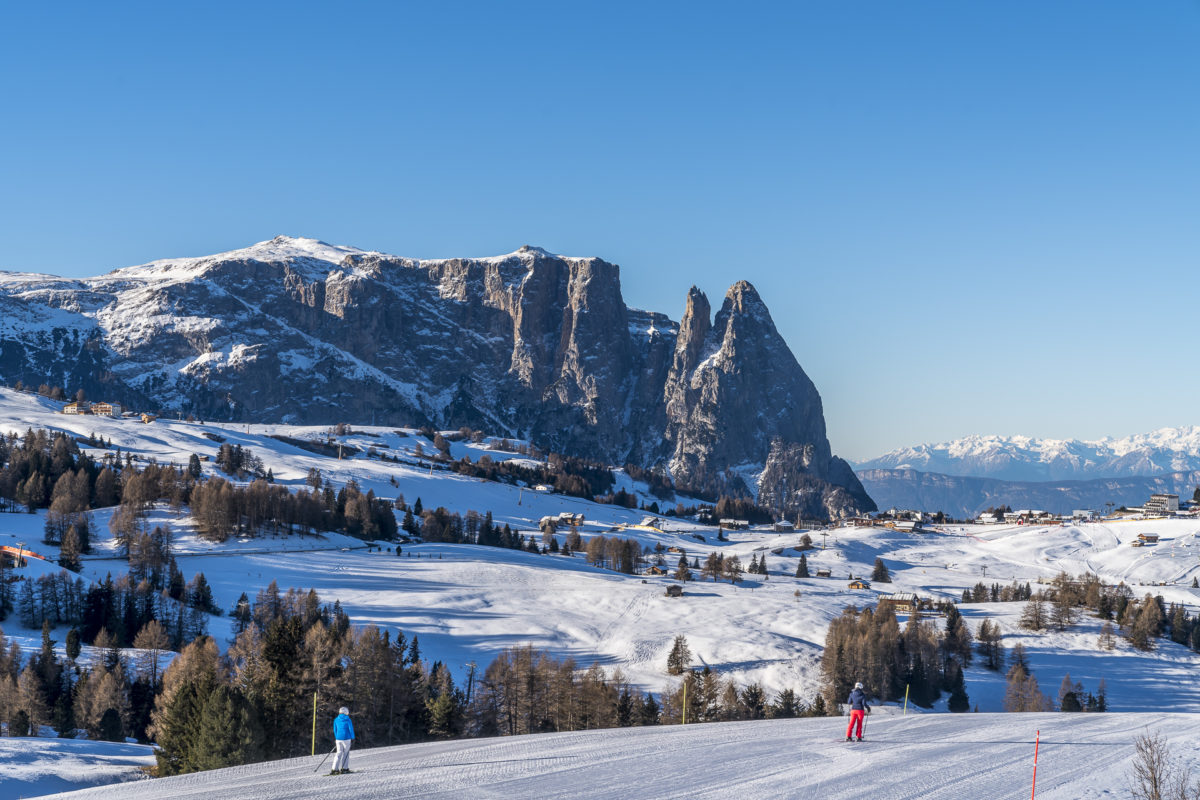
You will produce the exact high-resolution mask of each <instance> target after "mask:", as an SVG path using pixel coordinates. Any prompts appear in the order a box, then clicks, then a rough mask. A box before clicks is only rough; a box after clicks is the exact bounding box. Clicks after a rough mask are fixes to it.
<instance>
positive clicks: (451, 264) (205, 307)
mask: <svg viewBox="0 0 1200 800" xmlns="http://www.w3.org/2000/svg"><path fill="white" fill-rule="evenodd" d="M0 306H2V307H4V308H5V309H6V311H5V314H4V319H5V321H6V322H5V325H3V326H0V379H3V380H5V381H8V382H10V383H13V382H15V381H16V380H23V381H24V382H26V383H29V384H33V385H37V384H40V383H43V382H44V383H48V384H50V385H60V386H64V387H65V388H69V389H75V388H80V387H82V388H84V389H85V390H86V391H87V392H88V394H89V395H92V396H103V397H105V398H106V399H111V400H116V401H123V402H126V403H128V404H130V405H132V406H134V407H138V408H145V409H147V410H160V411H163V412H166V413H172V414H173V413H181V414H188V413H191V414H194V415H196V416H197V417H200V418H204V419H219V420H233V421H247V422H250V421H253V422H273V421H281V422H292V423H308V424H329V423H330V422H333V421H345V422H355V423H360V424H365V423H375V424H381V425H383V424H406V425H412V424H431V425H434V426H437V427H440V428H458V427H461V426H469V427H472V428H480V429H483V430H486V431H488V432H490V433H494V434H504V435H511V436H517V437H521V438H526V439H529V440H531V441H533V442H535V443H536V444H538V445H540V446H542V447H545V448H549V449H553V450H556V451H558V452H562V453H567V454H574V455H582V456H588V457H592V458H596V459H602V460H604V461H607V462H609V463H615V464H622V463H626V462H630V463H636V464H639V465H641V466H644V467H649V468H660V469H663V470H666V471H668V472H670V474H671V475H672V476H673V477H674V479H675V480H676V482H677V484H678V485H679V486H680V487H688V488H691V489H694V490H697V491H702V492H706V493H710V494H714V495H715V494H718V493H733V492H743V493H747V494H751V495H757V496H759V497H760V498H763V499H765V500H768V501H769V502H771V503H772V504H773V505H775V506H776V507H777V508H778V509H780V510H781V511H785V512H787V513H789V514H792V513H793V512H794V513H797V514H802V515H806V516H826V515H834V516H837V515H841V514H845V513H850V512H852V511H855V510H861V509H866V508H873V505H872V504H871V501H870V498H868V497H867V496H866V495H865V493H863V491H862V487H861V485H860V484H858V482H857V479H856V478H855V477H854V475H853V473H851V472H850V471H849V469H848V468H845V469H843V467H844V463H843V462H841V461H840V459H836V458H835V457H833V456H832V455H831V452H830V446H829V442H828V441H827V439H826V437H825V421H824V416H823V411H822V408H821V400H820V396H819V395H818V394H817V391H816V388H815V387H814V386H813V385H812V382H811V381H810V380H809V379H808V377H807V376H806V375H805V374H804V371H803V370H802V369H801V368H800V366H799V364H798V363H797V362H796V359H795V357H794V356H793V355H792V353H791V351H790V350H789V349H788V347H787V344H786V342H784V340H783V338H782V337H781V336H780V335H779V333H778V331H777V330H776V329H775V325H774V323H773V321H772V320H771V315H770V313H769V312H768V310H767V307H766V304H765V303H764V302H763V300H762V298H761V297H760V296H759V294H758V292H757V291H756V290H755V289H754V287H753V286H751V285H750V284H749V283H747V282H745V281H740V282H738V283H736V284H734V285H733V286H732V287H731V288H730V290H729V292H727V293H726V296H725V299H724V303H723V304H722V307H721V310H720V311H718V312H717V314H716V317H715V318H714V317H713V316H712V308H711V306H710V304H709V301H708V298H707V297H706V296H705V295H704V293H703V292H701V291H700V290H699V289H697V288H696V287H692V288H691V289H690V290H689V292H688V294H687V298H686V303H685V307H684V311H683V317H682V319H681V321H680V322H679V323H678V325H676V324H675V323H674V322H672V321H671V320H670V319H669V318H668V317H666V316H665V315H663V314H658V313H655V312H647V311H635V310H631V309H629V308H628V307H627V306H626V305H625V302H624V299H623V297H622V292H621V277H620V268H619V267H618V266H617V265H616V264H612V263H609V262H607V261H604V260H602V259H599V258H568V257H565V256H560V255H555V254H553V253H549V252H548V251H546V250H544V249H542V248H540V247H535V246H533V245H523V246H522V247H521V248H520V249H519V250H517V251H516V252H515V253H510V254H507V255H504V256H497V257H493V258H452V259H434V260H426V261H420V260H416V259H406V258H398V257H396V256H391V255H386V254H383V253H378V252H369V251H363V250H359V249H357V248H352V247H343V246H338V245H331V244H328V243H326V242H322V241H320V240H318V239H306V238H300V237H291V236H276V237H275V238H273V239H270V240H268V241H265V242H260V243H258V244H255V245H252V246H251V247H248V248H243V249H241V250H233V251H229V252H226V253H221V254H218V255H214V256H205V257H200V258H182V259H167V260H162V261H155V262H151V263H150V264H147V265H144V266H142V267H131V268H127V269H124V270H119V271H117V272H115V273H110V275H108V276H104V277H102V278H92V279H84V280H81V281H71V282H67V281H61V280H58V279H48V280H39V281H38V282H36V283H34V282H31V281H29V280H8V281H6V280H4V279H3V278H2V277H0ZM34 310H37V313H32V312H33V311H34ZM51 311H52V312H53V313H49V312H51ZM23 320H29V322H23ZM847 498H849V499H847Z"/></svg>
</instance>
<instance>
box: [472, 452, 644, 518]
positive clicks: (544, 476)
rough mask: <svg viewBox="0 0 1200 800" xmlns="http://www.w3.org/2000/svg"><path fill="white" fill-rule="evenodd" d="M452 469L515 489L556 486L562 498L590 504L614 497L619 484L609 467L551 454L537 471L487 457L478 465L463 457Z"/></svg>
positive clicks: (520, 462)
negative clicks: (592, 501)
mask: <svg viewBox="0 0 1200 800" xmlns="http://www.w3.org/2000/svg"><path fill="white" fill-rule="evenodd" d="M450 468H451V469H453V470H454V471H455V472H457V473H459V474H461V475H468V476H470V477H472V478H483V479H485V480H490V481H500V482H502V483H509V484H513V485H516V484H517V483H524V484H525V485H527V486H535V485H538V484H543V485H546V486H553V487H554V491H556V492H558V493H560V494H565V495H570V496H572V497H584V498H587V499H588V500H591V499H593V498H596V497H599V496H603V495H608V494H610V493H611V492H612V487H613V485H614V484H615V483H616V479H615V478H614V477H613V474H612V471H611V470H609V468H608V467H607V466H605V465H603V464H600V463H599V462H595V461H588V460H587V459H585V458H576V457H574V456H563V455H559V454H558V453H550V454H549V455H547V456H546V460H545V461H544V462H543V463H541V464H539V465H538V466H536V467H531V466H529V463H528V462H527V461H524V460H521V461H514V460H504V461H497V460H495V459H493V458H492V457H491V456H489V455H486V454H485V455H483V456H480V458H479V460H478V461H476V462H472V461H471V459H470V458H468V457H467V456H463V457H462V458H460V459H458V460H457V461H452V462H450ZM635 505H636V503H635Z"/></svg>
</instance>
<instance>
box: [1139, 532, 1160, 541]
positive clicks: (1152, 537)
mask: <svg viewBox="0 0 1200 800" xmlns="http://www.w3.org/2000/svg"><path fill="white" fill-rule="evenodd" d="M1138 541H1139V542H1142V543H1143V544H1158V534H1157V533H1139V534H1138Z"/></svg>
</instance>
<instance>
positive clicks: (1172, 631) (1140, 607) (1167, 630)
mask: <svg viewBox="0 0 1200 800" xmlns="http://www.w3.org/2000/svg"><path fill="white" fill-rule="evenodd" d="M1026 599H1027V602H1026V604H1025V607H1024V609H1023V610H1022V613H1021V621H1020V625H1021V627H1022V628H1025V629H1026V630H1032V631H1042V630H1046V629H1049V628H1053V629H1055V630H1059V631H1063V630H1066V629H1068V628H1070V627H1071V626H1072V625H1073V624H1075V623H1076V622H1077V621H1078V619H1079V615H1080V614H1081V613H1082V612H1083V611H1084V610H1086V611H1090V612H1091V613H1092V614H1094V615H1095V616H1096V617H1098V618H1100V619H1102V620H1105V627H1104V629H1103V630H1102V631H1101V637H1100V638H1101V641H1100V645H1101V647H1103V648H1105V649H1112V646H1113V642H1112V638H1113V633H1114V630H1113V628H1112V625H1111V622H1113V621H1115V622H1116V623H1117V625H1119V626H1120V629H1121V632H1122V633H1123V634H1124V635H1125V637H1126V639H1127V640H1128V641H1129V643H1130V644H1131V645H1132V646H1133V647H1135V648H1137V649H1139V650H1153V649H1154V648H1155V641H1156V640H1157V639H1159V638H1162V637H1168V638H1170V639H1171V640H1172V641H1174V642H1175V643H1177V644H1181V645H1184V646H1185V647H1191V648H1192V649H1193V650H1196V651H1200V619H1198V618H1197V617H1195V616H1192V615H1190V614H1188V612H1187V609H1186V608H1185V607H1184V606H1182V605H1179V604H1176V603H1172V604H1171V605H1170V606H1169V607H1168V606H1167V605H1166V603H1165V601H1164V600H1163V597H1162V595H1151V594H1149V593H1147V594H1146V595H1145V596H1143V597H1142V599H1141V600H1137V599H1136V598H1135V597H1134V595H1133V591H1132V589H1130V587H1128V586H1126V585H1125V584H1124V583H1119V584H1117V585H1116V586H1106V585H1104V583H1103V582H1102V581H1101V580H1100V578H1099V577H1098V576H1096V575H1094V574H1091V573H1086V574H1083V575H1078V576H1072V575H1068V574H1067V573H1065V572H1063V573H1059V575H1057V576H1056V577H1055V578H1054V579H1053V580H1052V581H1051V582H1050V584H1049V585H1048V586H1047V587H1046V588H1045V589H1043V590H1041V591H1038V592H1036V593H1030V594H1028V596H1027V598H1026Z"/></svg>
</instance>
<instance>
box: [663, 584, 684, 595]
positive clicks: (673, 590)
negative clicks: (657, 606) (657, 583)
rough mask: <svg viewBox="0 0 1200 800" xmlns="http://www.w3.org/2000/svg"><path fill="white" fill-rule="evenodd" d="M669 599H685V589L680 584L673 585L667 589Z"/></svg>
mask: <svg viewBox="0 0 1200 800" xmlns="http://www.w3.org/2000/svg"><path fill="white" fill-rule="evenodd" d="M667 597H683V587H682V586H680V585H679V584H678V583H672V584H671V585H670V586H668V587H667Z"/></svg>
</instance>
